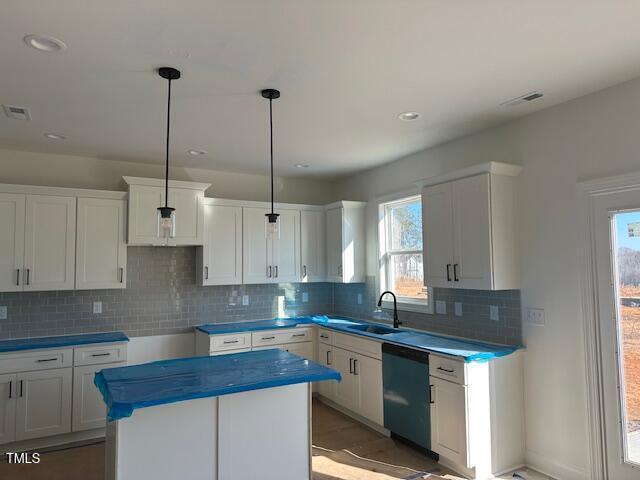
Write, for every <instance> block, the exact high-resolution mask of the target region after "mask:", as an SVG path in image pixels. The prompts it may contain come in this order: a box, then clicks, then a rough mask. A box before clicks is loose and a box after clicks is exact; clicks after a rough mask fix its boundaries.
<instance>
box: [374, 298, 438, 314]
mask: <svg viewBox="0 0 640 480" xmlns="http://www.w3.org/2000/svg"><path fill="white" fill-rule="evenodd" d="M382 308H383V309H385V310H393V302H389V301H387V300H384V301H383V302H382ZM398 310H399V311H402V312H414V313H433V305H432V304H430V303H427V302H419V301H415V302H411V301H407V300H398Z"/></svg>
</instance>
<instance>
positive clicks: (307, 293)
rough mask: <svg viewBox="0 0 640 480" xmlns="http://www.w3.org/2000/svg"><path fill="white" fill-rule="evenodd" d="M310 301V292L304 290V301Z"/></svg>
mask: <svg viewBox="0 0 640 480" xmlns="http://www.w3.org/2000/svg"><path fill="white" fill-rule="evenodd" d="M308 301H309V292H302V303H307V302H308Z"/></svg>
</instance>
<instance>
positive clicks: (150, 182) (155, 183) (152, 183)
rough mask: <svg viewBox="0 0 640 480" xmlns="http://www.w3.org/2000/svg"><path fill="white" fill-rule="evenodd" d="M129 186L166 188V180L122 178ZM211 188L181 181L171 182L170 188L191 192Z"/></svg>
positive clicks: (205, 184) (204, 184)
mask: <svg viewBox="0 0 640 480" xmlns="http://www.w3.org/2000/svg"><path fill="white" fill-rule="evenodd" d="M122 179H123V180H124V181H125V183H126V184H127V185H144V186H147V187H164V178H145V177H128V176H125V177H122ZM210 186H211V184H210V183H198V182H183V181H181V180H169V187H172V188H187V189H190V190H200V191H203V192H204V191H205V190H206V189H207V188H209V187H210Z"/></svg>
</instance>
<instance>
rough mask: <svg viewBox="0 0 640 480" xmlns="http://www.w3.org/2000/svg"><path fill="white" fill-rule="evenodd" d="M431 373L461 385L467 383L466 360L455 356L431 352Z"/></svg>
mask: <svg viewBox="0 0 640 480" xmlns="http://www.w3.org/2000/svg"><path fill="white" fill-rule="evenodd" d="M429 374H430V375H432V376H434V377H438V378H442V379H444V380H449V381H450V382H455V383H459V384H461V385H466V383H467V382H466V377H465V366H464V362H461V361H460V360H457V359H454V358H447V357H441V356H439V355H434V354H430V355H429Z"/></svg>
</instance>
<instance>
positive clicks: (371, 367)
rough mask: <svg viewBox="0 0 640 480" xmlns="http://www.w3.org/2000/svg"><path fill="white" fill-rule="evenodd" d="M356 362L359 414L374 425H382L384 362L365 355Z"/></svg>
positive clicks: (360, 356)
mask: <svg viewBox="0 0 640 480" xmlns="http://www.w3.org/2000/svg"><path fill="white" fill-rule="evenodd" d="M355 360H356V365H355V374H356V376H357V377H358V389H359V393H360V399H359V405H358V413H360V415H362V416H363V417H365V418H367V419H369V420H371V421H372V422H373V423H375V424H378V425H382V424H383V423H384V415H383V403H382V400H383V389H382V361H381V360H377V359H375V358H370V357H365V356H364V355H358V356H357V357H356V359H355Z"/></svg>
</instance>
